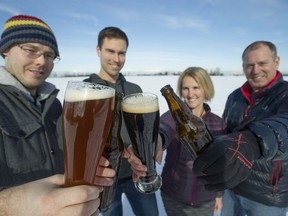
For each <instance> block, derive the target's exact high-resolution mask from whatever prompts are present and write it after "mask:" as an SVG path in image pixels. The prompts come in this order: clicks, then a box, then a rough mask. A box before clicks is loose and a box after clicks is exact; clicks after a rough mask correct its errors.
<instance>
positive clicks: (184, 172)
mask: <svg viewBox="0 0 288 216" xmlns="http://www.w3.org/2000/svg"><path fill="white" fill-rule="evenodd" d="M204 108H205V111H206V114H205V115H204V116H203V120H204V121H205V123H206V125H207V127H208V129H209V131H210V133H211V134H212V135H213V136H218V135H223V134H225V133H226V130H225V124H224V121H223V119H221V118H220V117H219V116H217V115H215V114H214V113H212V112H211V110H210V107H209V106H208V105H207V104H204ZM159 133H160V134H161V136H162V138H163V141H164V143H163V144H164V148H165V147H167V146H168V147H167V153H166V158H165V164H164V166H163V171H162V183H163V184H162V187H161V190H162V191H163V192H164V193H165V194H166V195H168V196H170V197H172V198H174V199H176V200H178V201H179V202H182V203H185V204H187V205H193V206H199V205H202V204H204V203H207V202H211V201H215V197H216V195H218V196H221V195H222V192H218V193H215V192H210V191H207V190H205V187H204V184H203V183H201V182H199V181H198V179H197V177H196V176H195V175H194V173H193V171H192V168H193V160H192V158H191V155H190V153H189V151H188V150H187V149H186V147H185V146H184V145H183V144H181V143H180V140H179V137H178V135H177V132H176V126H175V122H174V120H173V117H172V115H171V113H170V111H167V112H166V113H164V114H163V115H162V116H161V118H160V129H159Z"/></svg>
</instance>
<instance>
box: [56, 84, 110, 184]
mask: <svg viewBox="0 0 288 216" xmlns="http://www.w3.org/2000/svg"><path fill="white" fill-rule="evenodd" d="M114 98H115V90H114V89H113V88H110V87H107V86H103V85H99V84H94V83H88V82H81V81H69V82H68V85H67V88H66V91H65V96H64V105H63V114H62V131H63V148H64V160H65V186H73V185H80V184H89V185H93V183H94V177H95V174H96V168H97V165H98V163H99V160H100V157H101V155H102V153H103V150H104V146H105V144H106V141H107V138H108V135H109V131H110V128H111V125H112V119H113V112H114Z"/></svg>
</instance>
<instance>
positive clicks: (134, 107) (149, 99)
mask: <svg viewBox="0 0 288 216" xmlns="http://www.w3.org/2000/svg"><path fill="white" fill-rule="evenodd" d="M122 110H123V111H124V112H129V113H151V112H156V111H158V110H159V104H158V98H157V96H156V95H154V94H150V93H139V94H132V95H128V96H126V97H124V99H123V102H122Z"/></svg>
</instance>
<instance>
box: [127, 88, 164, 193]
mask: <svg viewBox="0 0 288 216" xmlns="http://www.w3.org/2000/svg"><path fill="white" fill-rule="evenodd" d="M122 112H123V118H124V121H125V124H126V127H127V130H128V133H129V136H130V139H131V142H132V145H133V149H134V153H135V154H136V156H137V157H138V158H139V159H140V160H141V161H142V163H143V164H145V165H146V166H147V175H146V176H145V177H140V178H139V180H138V181H137V182H136V183H135V187H136V188H137V190H138V191H140V192H141V193H146V194H149V193H154V192H155V191H157V190H158V189H159V188H160V187H161V185H162V179H161V177H160V175H158V174H157V172H156V163H155V157H156V145H157V138H158V129H159V118H160V117H159V105H158V98H157V96H156V95H154V94H151V93H136V94H131V95H127V96H125V97H124V98H123V102H122Z"/></svg>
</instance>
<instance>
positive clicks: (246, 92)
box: [241, 71, 282, 104]
mask: <svg viewBox="0 0 288 216" xmlns="http://www.w3.org/2000/svg"><path fill="white" fill-rule="evenodd" d="M281 77H282V74H281V73H280V71H277V73H276V76H275V77H274V79H273V80H271V81H270V82H269V83H268V84H267V85H266V86H265V87H264V88H263V89H262V90H261V91H260V92H257V94H255V97H253V98H254V99H255V98H256V97H257V96H259V95H261V93H263V91H265V90H266V89H267V88H269V87H271V86H272V85H274V84H275V83H276V82H277V80H279V79H280V78H281ZM241 91H242V94H243V96H244V97H245V98H246V99H247V100H248V101H249V104H252V102H253V99H252V94H253V91H252V88H251V86H250V84H249V82H248V81H246V82H245V83H244V84H243V85H242V87H241Z"/></svg>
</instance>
